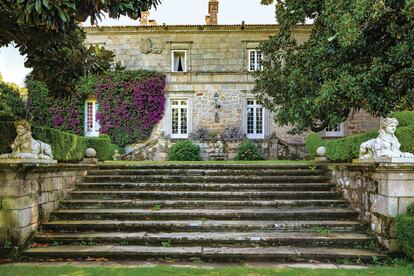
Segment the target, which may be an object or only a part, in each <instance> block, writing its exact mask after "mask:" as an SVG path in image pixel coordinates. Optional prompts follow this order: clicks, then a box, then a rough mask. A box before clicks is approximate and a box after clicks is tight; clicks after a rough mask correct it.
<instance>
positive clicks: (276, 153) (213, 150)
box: [122, 138, 307, 161]
mask: <svg viewBox="0 0 414 276" xmlns="http://www.w3.org/2000/svg"><path fill="white" fill-rule="evenodd" d="M178 141H182V140H181V139H165V138H163V139H158V140H154V142H156V143H152V141H151V143H148V146H147V144H142V145H138V144H137V145H135V146H136V147H137V149H135V150H132V151H130V152H129V153H127V154H125V155H124V156H123V157H122V159H123V160H135V161H137V160H156V161H162V160H167V158H168V151H169V149H170V147H171V146H172V145H173V144H175V143H176V142H178ZM242 141H243V139H234V140H224V139H223V140H221V139H211V140H193V141H192V142H193V143H194V144H196V145H198V146H200V154H201V158H202V159H203V160H233V159H234V158H235V157H236V155H237V152H238V150H239V147H240V143H241V142H242ZM252 141H253V142H254V143H255V144H256V148H257V149H258V151H259V152H260V154H261V155H262V156H263V158H264V159H269V160H272V159H273V160H274V159H282V160H296V159H305V158H306V157H307V153H306V149H305V146H304V145H303V144H288V143H286V142H283V141H281V140H279V139H277V138H275V139H273V138H270V139H258V140H252Z"/></svg>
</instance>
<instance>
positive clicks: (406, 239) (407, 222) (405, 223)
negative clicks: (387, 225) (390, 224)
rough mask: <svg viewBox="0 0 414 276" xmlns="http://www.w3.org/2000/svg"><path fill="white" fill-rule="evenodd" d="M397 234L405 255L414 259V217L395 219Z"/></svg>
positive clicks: (403, 216) (406, 216) (402, 216)
mask: <svg viewBox="0 0 414 276" xmlns="http://www.w3.org/2000/svg"><path fill="white" fill-rule="evenodd" d="M395 232H396V236H397V239H398V241H399V242H400V245H401V248H402V250H403V251H404V253H405V254H407V256H409V257H410V258H412V259H414V216H412V215H411V216H410V215H399V216H397V217H396V218H395Z"/></svg>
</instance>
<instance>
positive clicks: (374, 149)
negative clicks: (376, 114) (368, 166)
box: [359, 118, 414, 161]
mask: <svg viewBox="0 0 414 276" xmlns="http://www.w3.org/2000/svg"><path fill="white" fill-rule="evenodd" d="M397 126H398V120H397V119H395V118H386V119H382V120H381V123H380V130H379V135H378V137H377V138H375V139H371V140H369V141H367V142H365V143H362V144H361V146H360V148H359V159H360V160H378V159H384V158H385V159H396V158H408V159H411V158H412V159H413V161H414V155H413V154H412V153H409V152H401V151H400V147H401V144H400V143H399V142H398V138H397V137H396V136H395V131H396V129H397Z"/></svg>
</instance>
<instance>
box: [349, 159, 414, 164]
mask: <svg viewBox="0 0 414 276" xmlns="http://www.w3.org/2000/svg"><path fill="white" fill-rule="evenodd" d="M352 163H355V164H367V163H368V164H369V163H379V164H381V163H385V164H414V158H406V157H379V158H376V159H354V160H352Z"/></svg>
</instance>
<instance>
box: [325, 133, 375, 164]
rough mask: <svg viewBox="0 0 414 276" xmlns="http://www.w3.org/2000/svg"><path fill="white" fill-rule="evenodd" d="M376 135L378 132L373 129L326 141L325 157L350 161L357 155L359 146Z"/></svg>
mask: <svg viewBox="0 0 414 276" xmlns="http://www.w3.org/2000/svg"><path fill="white" fill-rule="evenodd" d="M377 136H378V132H377V131H376V130H375V131H370V132H367V133H364V134H358V135H352V136H348V137H345V138H342V139H337V140H331V141H326V142H325V147H326V158H328V159H329V160H330V161H334V162H351V161H352V159H355V158H358V157H359V146H360V145H361V144H362V143H364V142H366V141H368V140H370V139H373V138H376V137H377Z"/></svg>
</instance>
